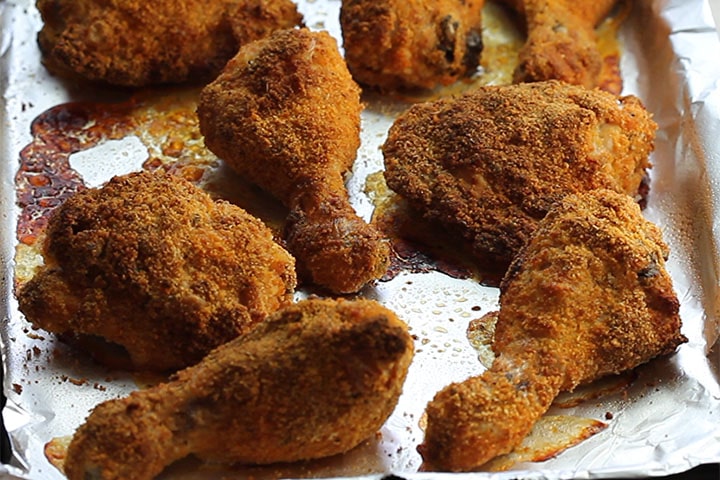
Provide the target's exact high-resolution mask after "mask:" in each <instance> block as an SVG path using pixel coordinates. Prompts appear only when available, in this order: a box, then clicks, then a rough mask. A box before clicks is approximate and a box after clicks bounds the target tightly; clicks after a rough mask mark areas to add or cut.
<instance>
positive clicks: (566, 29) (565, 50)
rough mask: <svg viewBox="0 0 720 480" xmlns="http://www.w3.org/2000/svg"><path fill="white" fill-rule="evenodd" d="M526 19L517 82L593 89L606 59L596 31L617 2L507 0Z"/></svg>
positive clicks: (516, 74) (516, 71)
mask: <svg viewBox="0 0 720 480" xmlns="http://www.w3.org/2000/svg"><path fill="white" fill-rule="evenodd" d="M504 1H505V2H506V3H508V4H509V5H510V6H512V7H513V8H514V9H515V10H517V11H518V12H519V13H520V14H521V15H522V16H523V18H524V19H525V23H526V28H527V40H526V42H525V45H524V46H523V48H522V49H521V51H520V53H519V59H518V60H519V64H518V67H517V69H516V70H515V74H514V81H515V82H517V83H520V82H536V81H543V80H562V81H565V82H568V83H572V84H574V85H582V86H585V87H588V88H594V87H597V86H598V85H599V76H600V72H601V70H602V64H603V59H602V55H601V53H600V51H599V49H598V44H597V37H596V34H595V27H596V26H597V25H598V24H599V23H600V22H601V21H602V20H603V19H605V18H606V17H607V16H608V15H609V14H610V12H611V11H612V9H613V7H614V6H615V4H616V3H617V0H596V1H592V2H581V1H573V0H504Z"/></svg>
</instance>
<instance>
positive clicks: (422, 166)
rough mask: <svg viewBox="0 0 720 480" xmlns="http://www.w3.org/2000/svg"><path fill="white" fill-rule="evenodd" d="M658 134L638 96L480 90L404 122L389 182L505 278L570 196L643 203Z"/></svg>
mask: <svg viewBox="0 0 720 480" xmlns="http://www.w3.org/2000/svg"><path fill="white" fill-rule="evenodd" d="M656 128H657V127H656V125H655V123H654V122H653V121H652V118H651V116H650V114H649V113H648V112H647V111H646V110H645V108H644V107H643V105H642V104H641V102H640V101H639V100H638V99H637V98H636V97H633V96H626V97H622V98H619V99H618V98H617V97H615V96H613V95H611V94H608V93H605V92H600V91H598V90H587V89H585V88H582V87H576V86H572V85H567V84H563V83H560V82H556V81H549V82H538V83H533V84H522V85H511V86H504V87H482V88H480V89H478V90H476V91H474V92H472V93H469V94H466V95H464V96H461V97H457V98H452V99H443V100H438V101H434V102H429V103H425V104H418V105H415V106H413V107H412V108H410V109H409V110H408V111H407V112H406V113H405V114H403V115H402V116H400V117H399V118H398V119H397V120H396V122H395V124H394V125H393V126H392V127H391V129H390V131H389V134H388V138H387V140H386V142H385V144H384V146H383V154H384V157H385V178H386V180H387V183H388V186H389V187H390V188H391V189H393V190H394V191H395V192H397V193H399V194H400V195H401V196H402V197H404V198H405V199H407V200H408V202H410V204H411V205H412V206H414V207H415V208H416V209H417V210H419V211H421V212H423V214H424V215H425V216H426V217H427V218H429V219H431V220H433V221H437V222H440V223H441V224H443V225H445V226H446V227H447V228H450V229H451V231H453V232H455V233H456V234H457V235H460V236H462V237H463V238H465V239H466V241H468V242H470V244H471V246H472V250H473V253H474V254H475V255H476V256H477V258H478V259H479V260H480V261H481V262H485V263H488V264H489V266H497V267H498V268H500V269H504V268H506V267H507V265H508V264H509V262H510V261H511V260H512V258H513V257H514V255H515V254H516V253H517V251H518V250H519V248H520V247H521V246H522V245H523V244H524V243H525V242H526V241H527V239H528V237H529V235H530V234H531V233H532V232H533V230H534V229H535V228H536V224H537V221H538V220H539V219H541V218H542V217H543V216H544V215H545V213H546V212H547V210H548V209H549V208H550V206H551V205H552V204H553V203H554V202H556V201H557V200H559V199H561V198H562V197H563V196H564V195H566V194H568V193H572V192H582V191H586V190H590V189H594V188H609V189H612V190H616V191H618V192H623V193H627V194H635V193H636V192H637V189H638V186H639V185H640V183H641V180H642V178H643V176H644V174H645V170H646V168H648V167H649V166H650V163H649V161H648V155H649V153H650V152H651V151H652V149H653V141H654V138H655V130H656Z"/></svg>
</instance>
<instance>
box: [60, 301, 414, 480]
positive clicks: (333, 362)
mask: <svg viewBox="0 0 720 480" xmlns="http://www.w3.org/2000/svg"><path fill="white" fill-rule="evenodd" d="M412 356H413V341H412V338H411V337H410V335H409V333H408V331H407V326H406V325H405V324H404V323H403V322H402V321H401V320H399V319H398V318H397V316H396V315H395V314H394V313H393V312H392V311H390V310H388V309H387V308H385V307H383V306H382V305H380V304H379V303H377V302H375V301H372V300H356V301H350V300H342V299H340V300H331V299H322V300H321V299H311V300H305V301H301V302H299V303H297V304H295V305H292V306H289V307H286V308H284V309H283V310H280V311H278V312H276V313H275V314H274V315H273V316H271V317H270V318H268V319H267V320H266V321H265V322H262V323H261V324H260V325H259V326H258V327H257V328H256V329H254V330H253V331H252V332H250V333H248V334H247V335H244V336H242V337H239V338H237V339H235V340H233V341H231V342H229V343H227V344H225V345H223V346H221V347H219V348H218V349H216V350H214V351H213V352H211V353H210V354H209V355H208V356H207V357H206V358H205V359H204V360H203V361H202V362H200V363H199V364H197V365H195V366H193V367H190V368H188V369H186V370H184V371H181V372H179V373H178V374H177V375H176V376H175V377H174V378H172V379H171V380H170V381H169V382H168V383H165V384H160V385H158V386H156V387H154V388H150V389H148V390H144V391H139V392H134V393H131V394H130V395H129V396H128V397H126V398H122V399H117V400H110V401H106V402H104V403H102V404H100V405H99V406H97V407H96V408H95V409H94V410H93V411H92V413H91V414H90V416H89V417H88V418H87V420H86V422H85V424H83V425H82V426H80V428H79V429H78V430H77V431H76V433H75V435H74V437H73V439H72V442H71V443H70V446H69V448H68V452H67V459H66V461H65V472H66V474H67V476H68V478H69V479H70V480H87V479H102V480H113V479H116V480H126V479H129V478H132V479H134V480H144V479H151V478H154V477H155V476H156V475H157V474H159V473H160V472H161V471H162V470H163V468H164V467H165V466H167V465H169V464H170V463H172V462H174V461H175V460H178V459H181V458H183V457H185V456H187V455H190V454H195V455H196V456H198V457H200V458H202V459H205V460H210V461H220V462H233V463H242V464H268V463H277V462H294V461H300V460H308V459H315V458H321V457H326V456H330V455H335V454H339V453H343V452H346V451H348V450H350V449H352V448H353V447H355V446H356V445H358V444H359V443H360V442H362V441H363V440H365V439H367V438H368V437H370V436H371V435H373V434H375V433H376V432H377V431H378V430H379V429H380V427H381V426H382V425H383V423H384V422H385V420H386V419H387V418H388V417H389V416H390V414H391V413H392V411H393V410H394V408H395V405H396V404H397V400H398V397H399V396H400V393H401V391H402V387H403V383H404V381H405V377H406V374H407V369H408V366H409V364H410V362H411V360H412Z"/></svg>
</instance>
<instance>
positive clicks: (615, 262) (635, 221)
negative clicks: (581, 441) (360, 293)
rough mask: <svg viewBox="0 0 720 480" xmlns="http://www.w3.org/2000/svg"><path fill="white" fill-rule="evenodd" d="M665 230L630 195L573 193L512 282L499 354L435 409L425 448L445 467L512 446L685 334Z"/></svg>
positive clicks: (466, 466)
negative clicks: (594, 384) (582, 387)
mask: <svg viewBox="0 0 720 480" xmlns="http://www.w3.org/2000/svg"><path fill="white" fill-rule="evenodd" d="M667 255H668V248H667V246H666V245H665V243H664V242H663V240H662V237H661V232H660V229H659V228H658V227H657V226H656V225H654V224H652V223H651V222H649V221H647V220H645V219H644V218H643V217H642V215H641V212H640V209H639V207H638V205H637V204H636V203H635V202H633V200H632V199H631V198H630V197H629V196H627V195H624V194H619V193H617V192H613V191H610V190H602V189H601V190H594V191H591V192H586V193H579V194H571V195H568V196H566V197H565V198H564V199H563V200H562V201H561V202H559V204H558V205H556V206H555V207H553V208H552V209H551V210H550V212H549V213H548V214H547V216H546V217H545V218H544V219H543V220H542V221H541V222H540V224H539V226H538V229H537V230H536V231H535V233H534V234H533V235H532V237H531V238H530V241H529V243H528V244H527V245H526V246H525V248H523V249H522V251H521V252H520V254H519V255H518V257H517V258H516V259H515V260H514V261H513V264H512V265H511V267H510V270H509V271H508V272H507V275H506V276H505V278H504V279H503V282H502V284H501V287H500V288H501V293H500V310H499V312H498V319H497V325H496V331H495V337H494V340H493V350H494V351H495V354H496V356H497V357H496V360H495V361H494V363H493V364H492V365H491V367H490V369H489V370H487V371H485V372H484V373H483V374H482V375H480V376H477V377H472V378H470V379H468V380H466V381H464V382H460V383H453V384H450V385H449V386H447V387H445V388H444V389H443V390H441V391H440V392H439V393H438V394H437V395H436V396H435V398H434V399H433V400H432V401H431V402H430V403H429V404H428V406H427V415H428V422H427V429H426V432H425V440H424V443H423V444H422V445H421V447H420V451H421V453H422V455H423V458H424V460H425V462H426V463H427V464H428V465H430V466H431V467H432V468H436V469H440V470H453V471H463V470H473V469H476V468H478V467H481V466H482V465H483V464H484V463H486V462H487V461H488V460H490V459H492V458H493V457H495V456H497V455H500V454H505V453H508V452H510V451H511V450H512V449H513V448H514V447H515V446H516V445H517V444H518V443H519V442H520V441H521V440H522V439H523V438H524V437H525V436H526V435H527V434H528V433H529V431H530V430H531V428H532V426H533V424H534V423H535V422H536V421H537V419H538V418H539V417H540V416H541V415H543V413H544V412H545V411H546V410H547V409H548V408H549V407H550V404H551V402H552V401H553V399H554V398H555V397H556V395H557V394H558V393H559V392H560V391H564V390H572V389H573V388H575V387H576V386H577V385H579V384H582V383H587V382H590V381H592V380H594V379H597V378H600V377H602V376H605V375H608V374H615V373H620V372H623V371H626V370H629V369H632V368H635V367H636V366H638V365H640V364H642V363H644V362H647V361H649V360H650V359H652V358H654V357H656V356H659V355H665V354H670V353H672V352H673V351H675V349H676V348H677V347H678V346H679V345H680V344H681V343H683V342H685V341H687V340H686V339H685V337H684V336H683V335H682V334H681V332H680V329H681V321H680V317H679V314H678V311H679V302H678V299H677V296H676V294H675V292H674V290H673V285H672V280H671V278H670V276H669V274H668V273H667V271H666V269H665V259H666V257H667Z"/></svg>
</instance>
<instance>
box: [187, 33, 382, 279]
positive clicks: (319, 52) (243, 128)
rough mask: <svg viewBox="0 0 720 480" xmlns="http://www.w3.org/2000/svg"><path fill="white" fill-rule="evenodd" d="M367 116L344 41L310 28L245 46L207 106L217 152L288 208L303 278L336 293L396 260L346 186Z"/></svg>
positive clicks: (201, 110)
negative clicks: (341, 43)
mask: <svg viewBox="0 0 720 480" xmlns="http://www.w3.org/2000/svg"><path fill="white" fill-rule="evenodd" d="M361 111H362V105H361V103H360V89H359V88H358V86H357V85H356V84H355V82H354V81H353V80H352V78H351V76H350V73H349V72H348V71H347V67H346V65H345V62H344V61H343V58H342V56H341V55H340V52H339V50H338V47H337V43H336V42H335V40H334V39H333V38H332V37H331V36H330V35H329V34H328V33H327V32H313V31H310V30H308V29H293V30H283V31H278V32H276V33H274V34H273V35H271V36H270V37H268V38H266V39H263V40H259V41H257V42H253V43H251V44H249V45H246V46H245V47H243V48H241V49H240V52H239V53H238V55H237V56H236V57H235V58H233V59H232V60H231V61H230V62H229V63H228V65H227V67H226V68H225V70H224V71H223V73H222V74H221V75H220V76H219V77H218V78H217V79H216V80H215V81H214V82H212V83H211V84H209V85H208V86H206V87H205V88H204V89H203V91H202V92H201V95H200V102H199V105H198V117H199V119H200V130H201V132H202V133H203V135H204V136H205V143H206V145H207V146H208V148H209V149H210V150H211V151H213V152H214V153H215V154H216V155H218V156H219V157H220V158H222V159H223V160H224V161H225V162H227V164H228V165H229V166H230V167H231V168H233V169H235V170H236V171H237V172H239V173H240V174H241V175H244V176H246V177H247V178H249V179H250V180H251V181H253V182H255V183H256V184H258V185H260V186H261V187H262V188H264V189H265V190H267V191H268V192H270V193H271V194H273V195H274V196H276V197H277V198H279V199H280V200H281V201H282V202H284V203H285V205H287V206H288V207H289V209H290V215H289V219H288V224H287V228H286V240H287V245H288V249H289V250H290V252H292V254H293V255H294V256H295V258H297V260H298V272H299V274H301V275H302V276H303V277H304V278H307V277H309V279H310V280H311V281H312V282H313V283H315V284H317V285H320V286H322V287H325V288H327V289H329V290H330V291H332V292H335V293H350V292H355V291H357V290H359V289H360V288H361V287H362V286H363V285H365V284H366V283H368V282H369V281H372V280H375V279H377V278H379V277H380V276H382V275H383V274H384V273H385V271H386V269H387V267H388V264H389V258H390V257H389V246H388V243H387V241H386V240H385V239H383V238H382V237H381V236H380V234H379V233H378V232H377V231H376V230H375V228H374V227H371V226H370V225H368V224H367V223H366V222H365V221H363V220H362V219H361V218H360V217H358V215H357V214H356V212H355V210H354V209H353V208H352V205H351V204H350V202H349V199H348V193H347V190H346V188H345V184H344V177H343V176H344V175H345V173H346V172H348V171H349V170H350V168H351V167H352V165H353V163H354V161H355V156H356V154H357V149H358V147H359V145H360V113H361Z"/></svg>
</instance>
